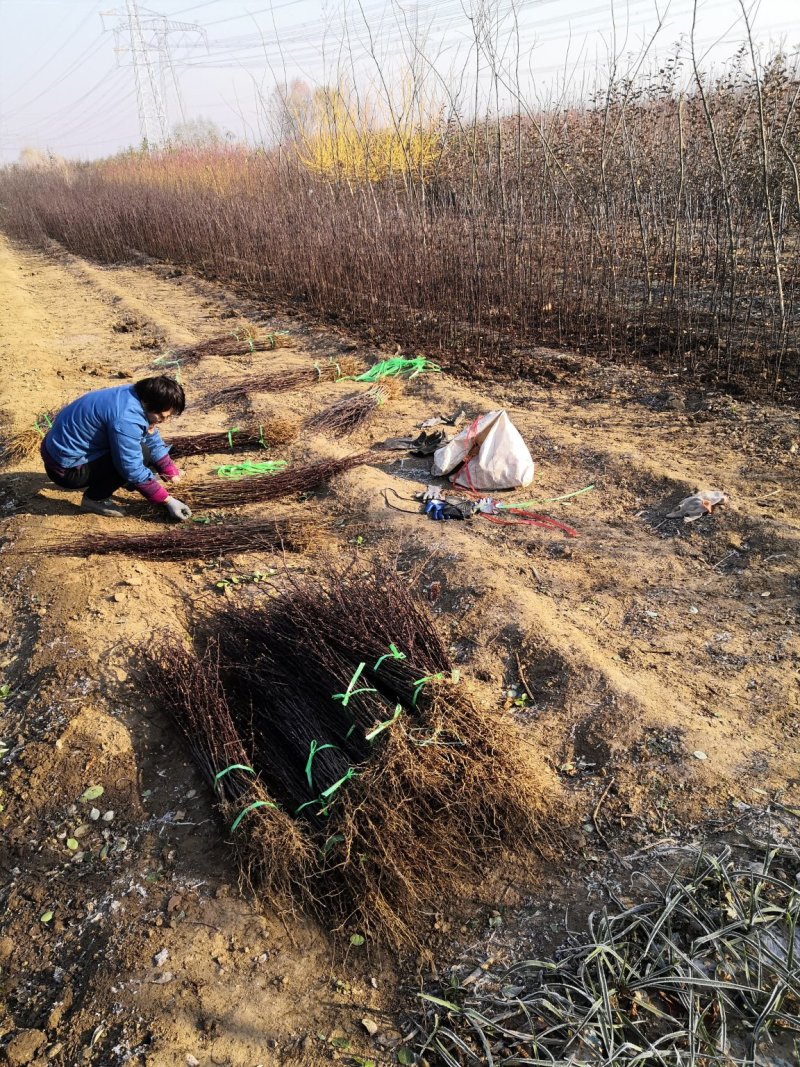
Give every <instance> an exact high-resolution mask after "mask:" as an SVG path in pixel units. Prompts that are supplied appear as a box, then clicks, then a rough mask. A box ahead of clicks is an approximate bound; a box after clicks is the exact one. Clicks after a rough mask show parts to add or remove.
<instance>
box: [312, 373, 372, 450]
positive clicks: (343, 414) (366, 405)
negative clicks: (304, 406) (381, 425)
mask: <svg viewBox="0 0 800 1067" xmlns="http://www.w3.org/2000/svg"><path fill="white" fill-rule="evenodd" d="M386 397H387V391H386V389H385V388H383V387H381V386H378V387H376V388H374V389H368V390H367V392H366V393H350V395H349V396H346V397H343V398H342V399H341V400H337V401H336V402H335V403H333V404H330V405H329V406H328V407H326V408H323V410H322V411H319V412H317V414H316V415H312V416H311V417H310V418H308V419H306V421H305V422H304V423H303V429H305V430H308V431H309V432H310V433H322V434H327V435H328V436H329V437H349V436H350V434H353V433H355V432H356V431H357V430H362V429H364V428H365V427H366V426H368V425H369V423H370V422H371V421H372V419H373V417H374V415H375V412H376V411H377V410H378V408H379V407H380V405H381V404H383V403H384V401H385V400H386Z"/></svg>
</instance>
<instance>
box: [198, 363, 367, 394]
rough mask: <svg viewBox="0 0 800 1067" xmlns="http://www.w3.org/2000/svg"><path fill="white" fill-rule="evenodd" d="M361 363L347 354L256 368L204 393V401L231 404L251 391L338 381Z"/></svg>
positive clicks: (286, 389)
mask: <svg viewBox="0 0 800 1067" xmlns="http://www.w3.org/2000/svg"><path fill="white" fill-rule="evenodd" d="M360 367H361V365H360V364H359V363H358V361H357V360H355V359H353V358H352V357H350V356H345V357H344V358H343V359H340V360H337V361H334V360H328V361H327V362H326V363H314V364H312V366H310V367H288V368H286V369H284V370H269V371H260V372H258V373H256V374H251V375H249V376H248V377H247V378H242V379H241V380H240V381H238V382H232V383H231V384H230V385H224V386H222V387H221V388H220V389H215V390H212V391H211V392H209V393H206V397H205V401H206V403H207V404H211V405H215V404H232V403H235V402H237V401H239V400H242V399H244V398H245V397H247V396H249V395H250V394H251V393H288V392H290V391H291V390H293V389H305V388H307V387H308V386H310V385H316V384H318V383H319V382H338V381H339V380H340V379H342V378H347V377H348V376H350V375H353V374H356V373H358V371H359V370H360Z"/></svg>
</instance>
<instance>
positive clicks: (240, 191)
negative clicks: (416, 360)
mask: <svg viewBox="0 0 800 1067" xmlns="http://www.w3.org/2000/svg"><path fill="white" fill-rule="evenodd" d="M740 59H741V57H740ZM799 98H800V77H798V71H797V69H796V68H790V67H789V66H787V63H786V62H785V61H784V59H783V58H782V57H781V56H776V57H774V58H773V59H772V60H771V61H770V62H769V63H768V64H767V65H766V66H765V67H764V68H763V69H761V70H760V72H759V74H758V75H756V74H755V73H753V71H752V70H751V71H749V72H748V71H746V70H745V69H744V67H743V64H742V63H741V61H740V62H737V63H734V64H732V65H731V66H730V68H729V69H728V71H727V72H726V74H725V75H724V76H723V77H719V78H716V79H714V80H713V81H712V80H710V79H707V78H704V77H703V76H701V75H699V74H698V75H697V76H696V78H695V80H694V83H693V85H692V86H691V88H690V91H678V90H677V89H676V88H675V79H674V76H673V75H672V74H670V73H669V72H667V74H662V77H661V78H660V79H656V80H654V81H652V82H651V83H649V84H642V83H640V82H634V81H627V82H625V81H623V82H619V81H615V82H612V83H611V84H610V85H608V86H607V87H606V88H604V90H603V92H602V93H601V94H598V95H597V96H596V97H595V98H594V99H593V100H592V101H591V102H590V103H587V104H585V105H583V106H580V107H577V106H569V107H567V106H561V105H555V104H554V105H553V106H552V107H550V108H547V109H541V108H540V109H538V110H535V111H534V110H533V109H529V108H526V107H524V106H520V108H519V109H518V111H517V113H516V114H512V115H502V116H499V115H487V116H485V117H483V118H482V119H480V120H479V121H472V122H469V123H466V122H464V121H459V120H458V119H457V117H455V116H454V114H453V113H452V112H451V113H450V114H449V115H448V116H446V117H441V114H440V115H431V116H428V117H425V116H423V117H420V114H421V112H420V110H419V109H418V111H417V117H416V118H415V119H414V120H413V121H411V120H410V119H406V120H402V121H401V120H398V119H397V118H395V117H392V119H391V121H390V120H388V119H385V118H384V120H383V121H382V122H380V123H377V122H376V121H375V119H374V115H373V117H372V118H371V119H370V120H366V119H364V118H363V117H362V116H360V115H359V113H358V112H357V109H356V108H355V107H354V106H351V104H350V99H351V98H350V97H349V96H348V94H347V93H346V92H345V91H344V90H342V89H337V90H335V91H330V90H329V91H326V92H324V93H321V94H317V96H316V97H315V98H314V106H313V107H308V106H306V108H305V110H304V113H303V115H302V116H298V115H297V114H289V115H288V119H290V120H291V121H290V122H288V126H289V127H290V136H289V137H288V138H287V139H286V141H285V143H283V144H282V145H281V147H280V149H273V150H269V151H265V150H263V149H257V150H253V149H249V148H245V147H242V146H235V145H228V146H214V147H211V148H202V147H196V148H192V149H185V148H184V149H176V150H168V151H162V152H158V153H155V152H150V153H148V152H145V151H142V152H131V153H127V154H124V155H121V156H117V157H114V158H113V159H109V160H104V161H101V162H97V163H91V164H75V165H63V164H60V165H58V166H53V167H38V168H23V167H10V168H6V169H5V170H4V171H2V172H0V221H1V222H2V225H3V227H4V228H5V230H6V231H7V232H8V233H10V234H12V235H14V236H17V237H20V238H24V239H25V240H27V241H30V242H34V243H35V242H41V241H42V239H43V238H54V239H55V240H57V241H59V242H61V243H62V244H63V245H64V246H66V247H67V248H68V249H70V250H71V251H73V252H76V253H79V254H81V255H85V256H89V257H92V258H94V259H97V260H100V261H102V262H119V261H124V260H126V259H129V258H130V256H131V254H132V251H133V252H139V253H145V254H147V255H149V256H153V257H156V258H158V259H162V260H165V261H167V262H170V263H174V264H180V265H182V266H187V267H191V268H194V269H196V270H199V271H203V272H206V273H208V274H211V275H213V276H215V277H217V278H220V279H222V280H225V281H230V282H236V283H239V284H242V285H244V286H245V287H246V288H247V289H248V290H249V291H250V292H252V293H254V294H260V293H268V292H271V293H275V292H279V293H280V294H282V295H283V296H285V297H286V298H289V299H294V300H299V301H303V302H304V303H305V304H306V305H307V306H308V307H309V308H311V309H313V310H314V311H315V312H317V313H319V314H321V315H324V316H334V317H336V318H338V319H339V320H341V321H344V322H347V323H348V324H350V325H351V326H353V327H361V328H365V329H369V330H370V331H372V335H373V336H379V337H381V338H383V339H385V340H390V339H391V340H395V341H397V342H399V343H400V344H402V345H403V346H404V347H406V348H411V347H416V348H418V349H424V350H426V351H428V352H430V353H439V355H440V356H441V358H442V359H444V361H445V362H447V363H448V364H449V365H450V366H452V367H460V368H461V369H463V370H464V371H466V372H469V371H470V370H471V369H477V368H478V367H479V366H480V367H482V368H485V369H490V370H493V371H499V370H502V369H507V370H511V371H513V370H514V369H515V368H517V369H518V368H519V366H520V353H524V352H525V351H526V349H530V348H531V347H532V346H538V345H545V346H563V347H569V348H573V349H576V350H578V351H583V352H589V353H592V354H594V355H595V356H603V357H607V358H608V359H613V360H642V361H645V362H647V363H649V364H651V365H655V366H657V367H659V368H660V369H664V370H668V371H673V372H678V373H680V374H682V375H683V376H685V377H687V378H693V377H698V378H703V379H705V380H707V381H708V380H714V381H717V382H720V381H725V382H728V383H729V384H730V385H731V386H736V385H739V386H740V387H745V388H748V389H755V390H764V391H775V392H776V393H777V394H778V395H783V396H787V397H788V396H789V395H795V394H796V393H797V392H798V390H799V389H800V306H799V304H798V296H799V295H800V291H799V290H798V284H799V283H800V174H799V168H800V114H799V110H800V109H799V108H798V102H799ZM287 107H288V105H287ZM409 113H410V112H409Z"/></svg>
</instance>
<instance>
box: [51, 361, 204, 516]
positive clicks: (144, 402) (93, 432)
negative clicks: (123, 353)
mask: <svg viewBox="0 0 800 1067" xmlns="http://www.w3.org/2000/svg"><path fill="white" fill-rule="evenodd" d="M185 406H186V397H185V395H184V392H183V388H182V386H181V385H180V384H179V383H178V382H176V381H175V379H174V378H169V377H167V376H166V375H159V376H158V377H153V378H142V380H141V381H138V382H136V383H135V384H134V385H121V386H117V387H116V388H113V389H96V390H95V391H94V392H91V393H86V394H85V395H84V396H81V397H78V399H77V400H73V401H72V403H71V404H67V406H66V407H65V408H62V409H61V411H59V413H58V414H57V415H56V417H55V419H54V420H53V425H52V426H51V428H50V430H49V431H48V432H47V435H46V436H45V438H44V440H43V441H42V447H41V453H42V460H43V461H44V469H45V471H46V472H47V476H48V477H49V478H50V481H51V482H54V483H55V484H56V485H57V486H59V487H60V488H62V489H73V490H74V489H83V490H84V494H83V499H82V500H81V508H82V510H83V511H90V512H92V513H93V514H94V515H107V516H114V517H116V516H122V515H124V512H123V511H121V510H120V508H119V506H118V503H117V501H116V500H114V497H113V494H114V492H115V491H116V490H117V489H120V488H122V486H125V487H126V488H127V489H138V491H139V492H140V493H141V494H142V496H143V497H145V498H146V499H147V500H149V501H150V503H151V504H159V505H162V506H163V507H165V508H166V510H167V511H168V512H169V514H170V517H171V518H173V519H175V520H176V521H178V522H184V521H185V520H186V519H189V518H191V514H192V513H191V511H190V510H189V508H188V507H187V506H186V505H185V504H183V503H181V501H180V500H176V499H175V497H174V496H171V495H170V494H169V493H168V492H167V490H166V489H165V488H164V486H163V485H162V484H161V482H160V481H159V480H158V478H157V477H156V476H155V474H154V473H153V471H152V470H150V469H149V467H153V468H154V469H155V471H156V472H157V473H158V474H159V476H160V477H161V478H163V479H164V480H165V481H167V482H177V481H178V480H179V479H180V477H181V472H180V470H179V469H178V468H177V467H176V466H175V464H174V463H173V462H172V460H171V459H170V455H169V451H168V449H167V447H166V445H165V444H164V442H163V441H162V440H161V435H160V434H159V432H158V429H157V427H158V425H159V424H160V423H162V422H164V421H165V420H166V419H168V418H169V417H170V415H180V414H181V412H182V411H183V409H184V407H185Z"/></svg>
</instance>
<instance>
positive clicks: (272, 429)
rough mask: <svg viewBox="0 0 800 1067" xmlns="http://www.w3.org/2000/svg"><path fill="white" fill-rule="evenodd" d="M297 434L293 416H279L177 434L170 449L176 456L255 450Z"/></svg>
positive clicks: (286, 442)
mask: <svg viewBox="0 0 800 1067" xmlns="http://www.w3.org/2000/svg"><path fill="white" fill-rule="evenodd" d="M296 436H297V424H296V423H294V422H292V420H291V419H286V418H283V417H280V416H279V417H278V418H274V419H269V420H268V421H267V422H265V423H263V424H261V425H259V426H258V427H254V428H248V427H244V428H241V427H239V426H232V427H231V429H230V430H223V431H221V432H220V433H195V434H186V435H185V436H184V437H173V438H172V441H171V442H170V445H169V451H170V455H171V456H172V458H173V459H183V458H185V457H186V456H202V455H206V454H208V453H215V452H229V451H230V452H248V451H249V452H255V451H257V450H258V449H260V448H273V447H275V446H276V445H285V444H288V443H289V442H290V441H293V440H294V439H295V437H296Z"/></svg>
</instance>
